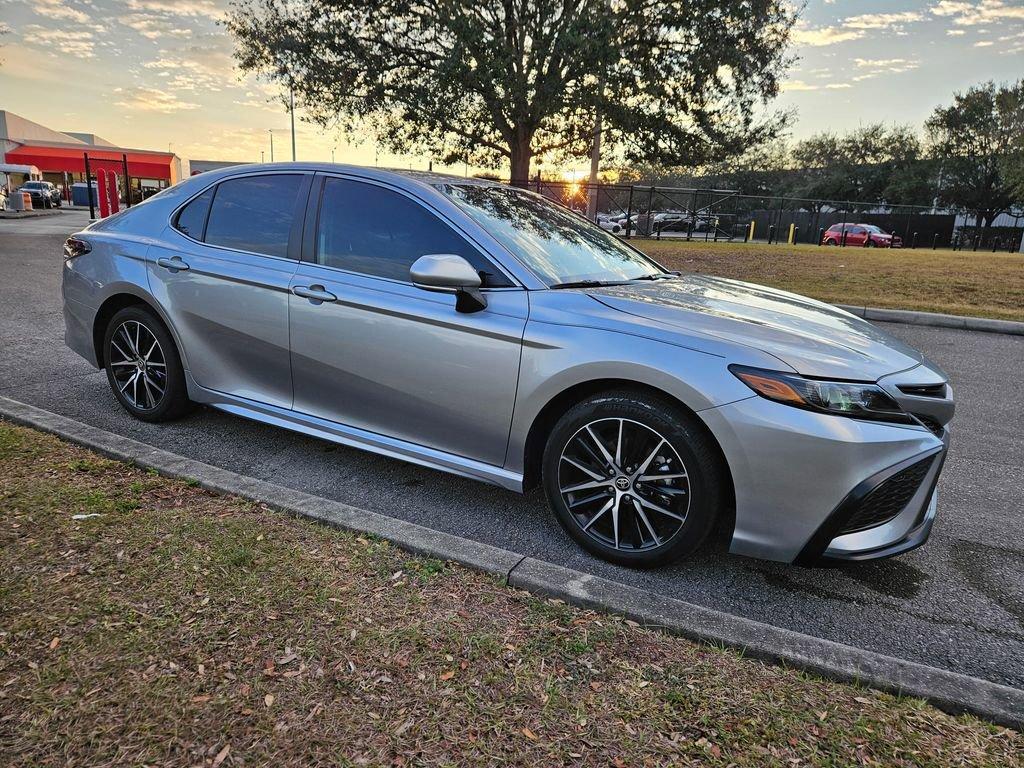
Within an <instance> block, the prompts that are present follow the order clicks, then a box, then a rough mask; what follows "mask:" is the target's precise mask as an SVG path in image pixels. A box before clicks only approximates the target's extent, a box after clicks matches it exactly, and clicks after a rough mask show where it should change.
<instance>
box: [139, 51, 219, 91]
mask: <svg viewBox="0 0 1024 768" xmlns="http://www.w3.org/2000/svg"><path fill="white" fill-rule="evenodd" d="M142 66H143V68H145V69H149V70H158V71H159V73H160V74H161V75H162V76H164V77H169V78H170V81H169V82H168V83H167V85H168V86H169V87H170V88H173V89H175V90H179V91H199V90H202V91H220V90H221V89H222V88H223V87H224V86H225V85H229V84H233V83H234V81H235V79H236V77H235V66H234V59H232V58H231V54H230V53H229V52H228V51H225V50H221V49H218V48H211V47H208V46H205V45H190V46H185V47H181V48H175V49H164V50H161V51H160V53H159V56H158V58H156V59H153V60H152V61H147V62H145V63H144V64H143V65H142Z"/></svg>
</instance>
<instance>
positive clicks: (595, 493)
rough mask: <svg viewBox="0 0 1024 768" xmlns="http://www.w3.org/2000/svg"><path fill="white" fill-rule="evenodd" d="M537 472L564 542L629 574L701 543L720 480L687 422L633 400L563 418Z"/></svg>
mask: <svg viewBox="0 0 1024 768" xmlns="http://www.w3.org/2000/svg"><path fill="white" fill-rule="evenodd" d="M542 470H543V471H542V474H543V484H544V491H545V494H546V495H547V500H548V504H549V505H550V506H551V508H552V510H553V511H554V512H555V515H556V516H557V517H558V521H559V522H560V523H561V524H562V526H563V527H564V528H565V530H566V531H567V532H568V533H569V535H570V536H571V537H572V538H573V539H574V540H575V541H576V542H577V543H578V544H580V545H581V546H583V547H584V548H585V549H587V550H588V551H590V552H591V553H593V554H595V555H597V556H598V557H601V558H603V559H605V560H609V561H611V562H613V563H618V564H620V565H628V566H634V567H652V566H657V565H662V564H664V563H668V562H671V561H673V560H676V559H678V558H680V557H683V556H684V555H687V554H689V553H690V552H692V551H693V550H694V549H696V548H697V547H698V546H699V545H700V544H701V543H702V542H703V541H704V539H705V538H706V537H707V535H708V533H709V531H710V530H711V528H712V526H713V525H714V522H715V518H716V516H717V514H718V509H719V504H720V500H721V482H722V477H723V474H724V473H723V471H722V467H721V459H720V458H719V456H718V454H717V451H716V450H715V448H714V445H713V443H712V440H711V438H710V437H709V436H708V435H707V433H706V432H705V430H704V429H703V428H702V426H701V425H700V424H699V422H697V421H696V419H695V418H694V417H693V416H691V415H689V414H687V413H685V412H683V411H682V410H681V409H679V408H677V407H675V406H673V405H672V404H670V403H668V402H667V401H663V400H661V399H659V398H657V397H653V396H649V395H646V394H641V393H635V392H610V393H606V394H601V395H596V396H594V397H592V398H590V399H588V400H585V401H584V402H582V403H580V404H578V405H576V406H575V407H573V408H572V409H570V410H569V411H568V412H567V413H566V414H565V415H564V416H562V418H561V419H560V420H559V421H558V423H557V424H556V425H555V428H554V429H553V430H552V433H551V436H550V437H549V438H548V442H547V446H546V448H545V451H544V458H543V467H542Z"/></svg>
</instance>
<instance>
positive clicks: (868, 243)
mask: <svg viewBox="0 0 1024 768" xmlns="http://www.w3.org/2000/svg"><path fill="white" fill-rule="evenodd" d="M864 247H865V248H874V247H875V241H874V240H872V239H871V238H870V237H869V238H868V239H867V240H866V241H865V243H864Z"/></svg>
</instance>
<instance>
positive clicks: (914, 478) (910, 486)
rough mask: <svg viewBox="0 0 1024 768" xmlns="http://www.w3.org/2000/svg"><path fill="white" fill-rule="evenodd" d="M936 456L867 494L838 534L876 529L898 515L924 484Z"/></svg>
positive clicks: (895, 476) (903, 470)
mask: <svg viewBox="0 0 1024 768" xmlns="http://www.w3.org/2000/svg"><path fill="white" fill-rule="evenodd" d="M934 459H935V457H934V456H929V457H928V458H926V459H921V461H919V462H917V463H916V464H911V465H910V466H909V467H907V468H906V469H901V470H900V471H899V472H897V473H896V474H895V475H893V476H892V477H890V478H889V479H888V480H886V481H885V482H883V483H882V484H881V485H879V486H877V487H876V488H875V489H874V490H872V491H871V492H870V493H869V494H868V495H867V496H865V497H864V500H863V501H862V502H861V503H860V506H858V507H857V511H856V512H854V513H853V515H852V516H851V517H850V519H849V520H847V521H846V525H844V526H843V528H842V529H841V530H840V531H839V534H838V535H840V536H842V535H844V534H847V533H855V532H857V531H863V530H867V529H868V528H874V527H875V526H878V525H882V524H883V523H887V522H889V521H890V520H892V519H893V518H894V517H896V515H898V514H899V513H900V512H902V511H903V509H904V508H905V507H906V506H907V504H909V503H910V500H911V499H912V498H913V497H914V494H915V493H917V489H918V488H920V487H921V483H922V482H923V481H924V478H925V475H927V474H928V469H929V468H930V467H931V465H932V462H933V461H934Z"/></svg>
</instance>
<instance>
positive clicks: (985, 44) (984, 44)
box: [974, 40, 995, 48]
mask: <svg viewBox="0 0 1024 768" xmlns="http://www.w3.org/2000/svg"><path fill="white" fill-rule="evenodd" d="M990 45H995V43H993V42H992V41H991V40H979V41H978V42H976V43H975V44H974V47H975V48H988V47H989V46H990Z"/></svg>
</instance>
